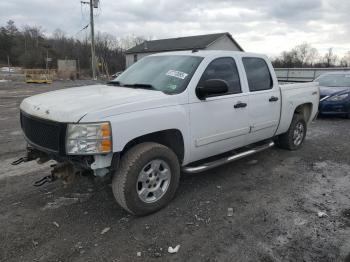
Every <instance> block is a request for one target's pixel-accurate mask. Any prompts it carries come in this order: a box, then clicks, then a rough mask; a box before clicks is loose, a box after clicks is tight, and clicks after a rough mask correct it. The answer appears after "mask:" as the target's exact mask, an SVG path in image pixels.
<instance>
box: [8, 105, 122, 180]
mask: <svg viewBox="0 0 350 262" xmlns="http://www.w3.org/2000/svg"><path fill="white" fill-rule="evenodd" d="M20 117H21V127H22V130H23V133H24V137H25V139H26V141H27V142H28V147H27V152H26V155H25V156H24V157H21V158H20V159H18V160H16V161H14V162H13V163H12V164H13V165H18V164H20V163H23V162H28V161H33V160H36V161H37V163H38V164H43V163H46V162H48V161H49V160H54V161H56V163H55V164H52V165H51V168H52V170H51V175H49V176H46V177H44V178H42V179H40V180H39V181H37V182H36V183H35V184H34V185H36V186H41V185H43V184H45V183H47V182H53V181H55V180H57V179H63V181H64V183H66V184H69V183H72V182H73V181H75V180H76V178H77V177H79V176H82V175H84V176H86V175H92V176H96V177H103V176H106V175H107V174H109V173H111V172H112V170H114V168H113V166H112V163H118V161H117V160H116V159H115V158H118V157H119V156H118V154H113V150H112V135H111V133H112V132H111V127H110V123H109V122H101V123H81V124H80V123H77V124H69V123H61V122H55V121H52V120H47V119H43V118H38V117H35V116H32V115H28V114H26V113H24V112H22V111H21V116H20Z"/></svg>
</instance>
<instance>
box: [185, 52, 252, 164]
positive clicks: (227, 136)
mask: <svg viewBox="0 0 350 262" xmlns="http://www.w3.org/2000/svg"><path fill="white" fill-rule="evenodd" d="M210 79H220V80H224V81H226V82H227V84H228V92H227V93H224V94H219V95H213V96H209V97H207V98H206V99H205V100H200V99H197V98H196V101H193V102H192V103H190V123H191V143H192V144H191V147H192V150H191V152H192V156H191V159H192V160H193V161H196V160H199V159H203V158H207V157H210V156H213V155H217V154H220V153H224V152H227V151H230V150H232V149H235V148H238V147H241V146H244V145H245V143H246V137H247V134H248V133H249V130H250V127H249V110H248V109H249V94H248V93H246V92H242V86H241V78H240V74H239V70H238V68H237V64H236V61H235V59H234V58H233V57H222V58H217V59H214V60H213V61H211V62H210V63H209V65H208V66H207V68H206V69H205V71H204V73H203V75H202V77H201V79H200V81H199V83H198V86H201V85H203V82H204V81H206V80H210ZM198 86H197V87H198Z"/></svg>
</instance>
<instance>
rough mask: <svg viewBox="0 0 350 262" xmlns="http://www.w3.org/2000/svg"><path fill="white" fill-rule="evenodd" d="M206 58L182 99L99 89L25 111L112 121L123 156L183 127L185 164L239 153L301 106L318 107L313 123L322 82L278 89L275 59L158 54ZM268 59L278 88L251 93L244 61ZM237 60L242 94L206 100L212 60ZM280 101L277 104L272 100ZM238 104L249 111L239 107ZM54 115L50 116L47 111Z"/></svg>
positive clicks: (32, 101) (42, 98) (56, 96)
mask: <svg viewBox="0 0 350 262" xmlns="http://www.w3.org/2000/svg"><path fill="white" fill-rule="evenodd" d="M163 55H192V56H200V57H203V58H204V59H203V61H202V63H201V64H200V65H199V67H198V69H197V70H196V72H195V73H194V75H193V77H192V79H191V81H190V82H189V84H188V86H187V89H186V90H185V91H184V92H182V93H180V94H176V95H166V94H164V93H162V92H159V91H154V90H145V89H130V88H122V87H114V86H105V85H95V86H88V87H79V88H71V89H65V90H59V91H54V92H50V93H47V94H41V95H37V96H33V97H30V98H27V99H25V100H24V101H23V102H22V104H21V109H22V110H23V111H25V112H26V113H28V114H31V115H34V116H37V117H41V118H46V119H50V120H53V121H59V122H78V121H79V122H81V123H89V122H99V121H109V122H110V123H111V127H112V135H113V152H120V151H122V150H123V149H124V147H125V145H126V144H127V143H128V142H130V141H131V140H133V139H135V138H137V137H140V136H142V135H146V134H149V133H153V132H157V131H162V130H167V129H177V130H179V131H180V132H181V134H182V136H183V139H184V147H185V156H184V161H183V165H186V164H188V163H190V162H194V161H197V160H200V159H203V158H205V157H210V156H213V155H217V154H220V153H223V152H226V151H229V150H233V149H236V148H239V147H242V146H245V145H248V144H250V143H253V142H257V141H260V140H264V139H268V138H271V137H272V136H273V135H274V134H275V133H276V134H281V133H284V132H286V131H287V129H288V128H289V126H290V123H291V121H292V117H293V114H294V111H295V109H296V107H297V106H299V105H301V104H304V103H311V104H312V112H311V117H310V121H311V120H312V119H313V118H314V116H315V115H316V112H317V108H318V102H319V101H318V99H319V95H318V94H319V91H318V87H317V83H311V84H293V85H283V86H282V87H280V86H278V85H277V79H276V75H275V73H274V71H273V68H272V65H271V63H270V61H269V60H268V59H267V57H266V56H264V55H258V54H250V53H245V52H233V51H199V52H196V53H192V52H188V51H183V52H169V53H161V54H155V55H154V56H163ZM247 56H250V57H259V58H262V59H264V60H265V61H266V63H267V64H268V66H269V69H270V71H271V75H272V78H273V82H274V86H273V88H272V89H271V90H268V91H259V92H249V88H248V84H247V79H246V75H245V71H244V67H243V64H242V58H243V57H247ZM220 57H232V58H233V59H234V60H235V61H236V64H237V68H238V72H239V75H240V79H241V85H242V93H240V94H230V95H224V96H216V97H211V98H207V99H206V100H200V99H198V97H197V96H196V93H195V89H196V87H197V84H198V82H199V80H200V78H201V76H202V74H203V72H204V70H205V69H206V67H207V66H208V65H209V63H210V62H211V61H213V60H214V59H217V58H220ZM272 95H273V96H277V97H279V102H277V103H271V102H269V98H270V97H271V96H272ZM238 102H244V103H247V105H248V106H247V107H246V108H239V109H235V108H234V107H233V106H234V105H235V104H236V103H238ZM47 111H49V113H47Z"/></svg>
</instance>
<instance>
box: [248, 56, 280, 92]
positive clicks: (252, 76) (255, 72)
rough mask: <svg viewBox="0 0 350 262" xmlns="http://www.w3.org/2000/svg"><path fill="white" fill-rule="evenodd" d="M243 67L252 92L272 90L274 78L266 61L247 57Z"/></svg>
mask: <svg viewBox="0 0 350 262" xmlns="http://www.w3.org/2000/svg"><path fill="white" fill-rule="evenodd" d="M243 65H244V68H245V71H246V74H247V78H248V84H249V90H250V91H251V92H254V91H261V90H268V89H271V88H272V86H273V83H272V77H271V74H270V70H269V68H268V66H267V64H266V62H265V60H264V59H261V58H255V57H245V58H243Z"/></svg>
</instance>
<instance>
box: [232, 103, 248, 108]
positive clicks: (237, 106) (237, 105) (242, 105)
mask: <svg viewBox="0 0 350 262" xmlns="http://www.w3.org/2000/svg"><path fill="white" fill-rule="evenodd" d="M246 106H247V103H242V102H238V103H237V104H235V105H234V106H233V107H234V108H243V107H246Z"/></svg>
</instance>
